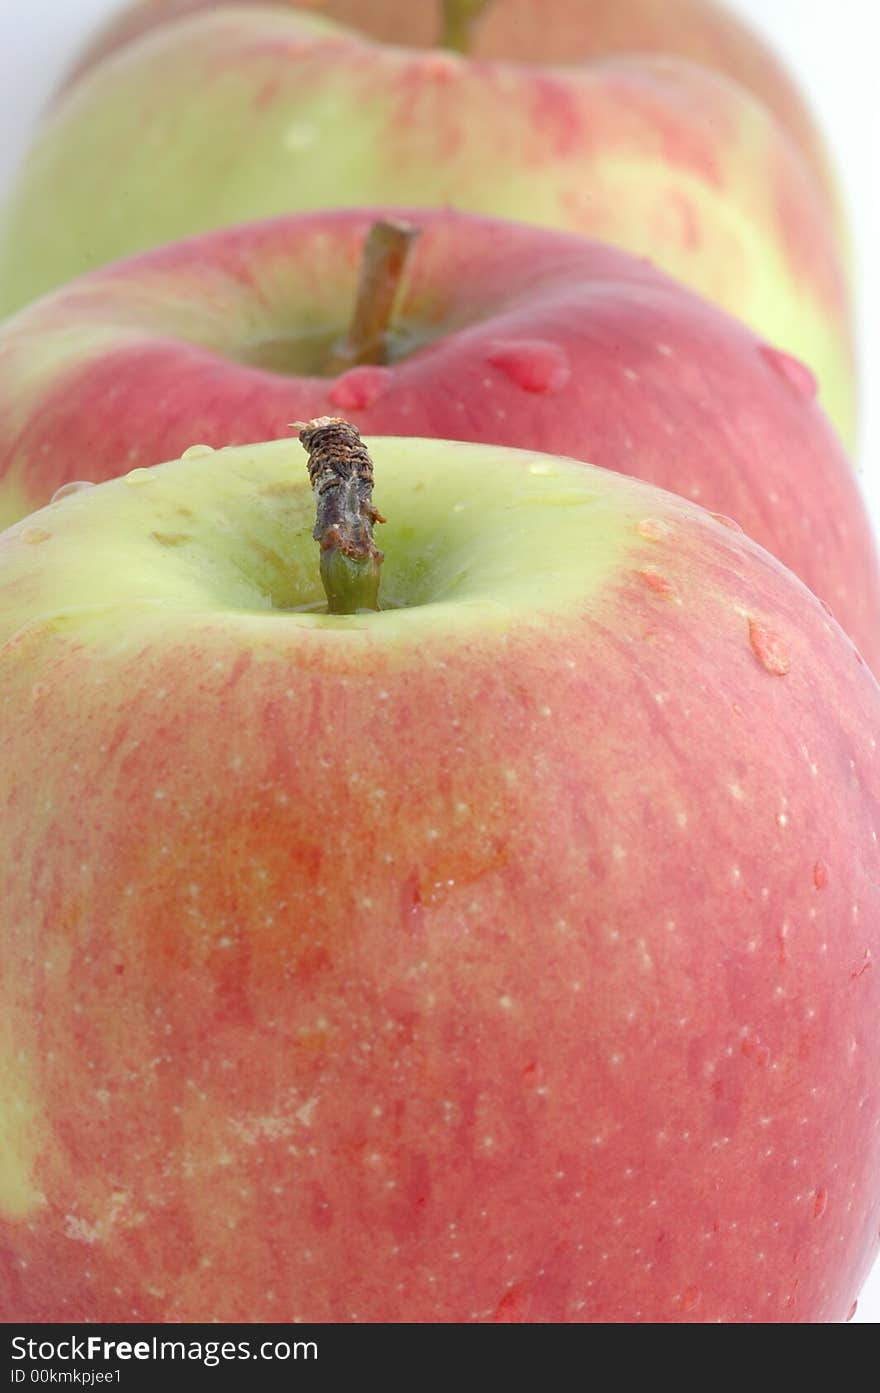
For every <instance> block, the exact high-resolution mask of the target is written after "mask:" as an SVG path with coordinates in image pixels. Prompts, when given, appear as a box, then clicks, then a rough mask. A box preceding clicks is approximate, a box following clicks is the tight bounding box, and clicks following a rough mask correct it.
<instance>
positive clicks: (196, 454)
mask: <svg viewBox="0 0 880 1393" xmlns="http://www.w3.org/2000/svg"><path fill="white" fill-rule="evenodd" d="M213 454H214V446H213V445H189V446H188V447H187V448H186V449H185V450H184V452H183V454H182V455H181V456H180V458H181V459H202V458H203V456H205V455H213ZM132 472H134V471H132Z"/></svg>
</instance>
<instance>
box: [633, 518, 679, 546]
mask: <svg viewBox="0 0 880 1393" xmlns="http://www.w3.org/2000/svg"><path fill="white" fill-rule="evenodd" d="M636 531H637V532H638V534H639V536H640V537H646V538H647V539H648V541H649V542H662V541H663V539H664V538H665V537H671V536H672V528H671V527H670V526H669V524H668V523H666V522H664V521H663V519H662V518H642V520H641V522H638V523H636Z"/></svg>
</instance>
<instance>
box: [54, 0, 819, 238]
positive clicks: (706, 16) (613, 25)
mask: <svg viewBox="0 0 880 1393" xmlns="http://www.w3.org/2000/svg"><path fill="white" fill-rule="evenodd" d="M236 3H238V4H252V3H257V4H262V5H266V4H268V3H272V4H276V5H283V6H286V7H287V8H288V9H290V8H297V9H300V10H306V11H314V12H315V13H317V14H318V15H321V16H324V17H327V18H329V19H333V20H337V21H339V22H340V23H342V24H347V25H350V26H351V27H352V28H353V29H359V30H362V31H364V32H365V33H367V34H369V35H371V36H372V37H373V38H377V39H381V40H383V41H384V42H386V43H396V44H408V45H415V46H417V47H422V48H430V47H433V46H434V45H435V44H437V43H438V40H439V41H442V40H443V39H444V38H445V39H447V40H449V41H451V42H454V41H455V36H454V33H453V26H454V14H455V8H456V3H458V4H459V6H461V7H462V8H464V9H467V6H468V4H470V5H471V6H473V0H445V3H444V0H416V3H413V0H236ZM220 7H221V4H220V0H135V3H133V4H131V3H130V4H129V5H128V6H127V7H126V8H125V9H123V10H121V11H120V12H119V13H117V14H114V15H113V17H112V18H111V19H110V20H108V21H107V23H106V24H105V25H104V26H103V27H102V29H101V30H100V31H99V32H98V33H97V34H95V36H94V37H93V39H92V40H91V42H90V43H89V45H88V46H87V48H86V49H85V50H84V51H83V52H82V54H81V55H80V57H79V59H78V61H77V63H76V65H75V67H74V68H73V69H72V70H71V72H70V73H69V74H68V77H67V82H68V83H69V82H73V81H75V80H76V79H77V78H79V77H80V76H81V75H82V74H83V73H84V72H86V71H87V70H88V69H89V68H90V67H92V66H93V64H94V63H96V62H98V61H100V60H101V59H103V58H105V57H107V56H108V54H111V53H114V52H115V51H116V50H117V49H118V48H121V47H122V46H123V45H124V44H127V43H130V42H131V41H132V40H133V39H136V38H138V37H140V35H142V34H147V33H149V32H150V31H151V30H152V29H154V28H155V27H156V26H157V25H158V24H164V23H167V22H168V21H169V20H173V19H180V18H181V17H182V16H185V15H189V14H192V13H194V12H195V11H196V10H205V9H219V8H220ZM476 8H477V9H478V10H480V13H477V14H475V15H474V17H473V21H472V24H471V26H470V29H469V35H468V38H469V51H470V52H471V54H472V55H473V56H474V57H475V58H512V59H515V60H516V61H517V62H524V63H556V64H568V63H573V62H579V63H582V62H584V61H585V60H586V59H594V58H605V57H608V56H610V55H611V54H614V53H624V54H633V53H651V54H670V55H674V56H676V57H679V58H687V59H689V60H690V61H691V62H695V63H702V64H703V65H704V66H706V67H709V68H714V69H716V70H717V71H718V72H721V73H724V74H725V75H726V76H727V77H730V78H733V79H734V81H735V82H739V83H741V84H742V85H743V86H744V87H747V88H749V90H750V91H751V92H753V93H754V95H755V96H756V97H758V98H759V99H760V100H761V101H762V102H763V103H764V104H765V106H767V107H769V108H770V110H771V111H772V112H773V114H774V115H775V116H776V118H777V120H779V121H780V122H781V123H782V125H783V126H784V127H785V128H786V129H787V131H788V133H789V135H791V136H792V138H793V139H794V140H795V141H796V142H797V144H798V145H799V147H800V149H801V152H802V153H803V155H804V156H805V157H806V159H807V160H809V162H810V165H811V167H812V170H813V174H814V176H815V178H816V179H817V181H818V183H819V184H820V186H821V187H822V189H823V190H824V192H825V195H826V197H827V199H828V203H829V207H830V209H831V210H832V215H833V216H836V217H838V218H839V220H840V221H841V223H842V221H843V219H842V214H841V213H840V198H839V192H838V189H837V183H836V180H835V177H834V174H833V171H832V169H831V164H830V161H829V158H828V154H827V151H826V149H825V145H824V142H823V140H822V137H821V134H820V133H819V131H818V130H817V128H816V124H815V121H814V120H813V117H812V115H811V113H810V110H809V108H808V107H807V105H806V104H805V102H804V100H803V97H802V96H801V94H800V92H799V91H798V89H797V87H796V85H795V83H794V82H793V81H792V78H791V76H790V74H789V73H788V72H787V71H786V69H785V68H784V66H783V65H782V64H781V63H780V62H779V60H778V59H777V57H776V55H775V54H774V53H773V51H772V49H770V48H768V46H767V45H766V44H765V43H763V42H762V41H761V40H760V39H759V38H758V36H757V35H756V34H755V33H753V31H752V30H751V29H750V28H749V27H748V25H747V24H744V23H743V22H742V20H741V19H739V18H738V17H737V16H736V15H735V14H732V13H731V11H730V10H729V9H728V8H727V7H726V6H725V5H721V4H715V3H713V2H712V0H625V3H621V0H485V3H484V5H483V6H482V7H480V6H479V5H477V6H476Z"/></svg>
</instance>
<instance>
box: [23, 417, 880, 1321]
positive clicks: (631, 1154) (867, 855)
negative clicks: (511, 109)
mask: <svg viewBox="0 0 880 1393" xmlns="http://www.w3.org/2000/svg"><path fill="white" fill-rule="evenodd" d="M369 443H370V446H371V450H372V453H373V457H374V459H375V462H376V470H377V492H376V499H377V502H378V503H379V504H380V505H381V507H382V508H383V510H384V511H385V513H386V515H387V517H388V519H389V522H388V525H387V527H386V528H384V529H383V536H382V542H383V546H384V547H385V550H386V555H387V560H386V563H385V566H386V575H385V577H384V580H383V585H384V586H385V587H386V594H387V596H389V597H391V598H393V599H396V600H398V601H401V600H403V601H405V600H407V599H408V600H409V601H410V602H411V603H412V607H411V608H404V609H390V610H386V611H385V612H383V613H380V614H374V613H369V614H359V615H356V616H350V617H346V618H345V619H339V618H336V617H330V616H326V615H321V614H317V613H302V612H297V611H293V610H290V609H288V610H287V612H284V610H283V608H277V607H275V608H272V606H273V605H275V606H282V607H283V606H290V605H293V604H302V605H307V604H310V603H312V602H314V601H315V599H316V596H317V594H318V593H319V592H318V583H317V579H316V577H317V564H316V558H315V556H314V552H315V544H314V542H313V541H312V540H311V536H310V527H311V520H312V516H313V513H312V506H311V497H310V491H309V489H308V485H307V482H306V480H305V477H304V476H305V469H304V465H303V455H302V451H301V450H300V448H299V447H298V445H296V444H295V443H294V442H291V441H284V442H275V443H273V444H270V445H266V446H254V447H250V448H245V447H240V448H238V449H230V450H225V451H222V452H218V453H217V454H216V455H212V454H211V453H210V452H208V453H204V452H202V453H200V454H198V457H193V458H189V459H185V460H183V461H181V462H178V463H173V464H170V465H164V466H158V467H156V468H154V469H150V470H136V471H135V472H134V473H133V474H132V475H130V476H127V477H126V478H123V479H117V480H114V481H111V482H109V483H106V484H103V485H100V486H98V487H96V488H93V489H90V490H86V491H84V492H82V493H80V494H76V495H73V496H69V497H67V498H65V499H63V500H61V501H59V502H57V503H56V504H54V505H52V506H51V507H49V508H47V509H45V510H43V511H41V512H39V513H37V514H34V515H33V516H32V517H30V518H28V519H25V520H23V521H22V522H21V523H19V524H17V525H16V526H15V527H13V528H11V529H9V530H8V531H6V532H5V533H4V534H3V535H2V537H0V643H2V647H0V658H2V676H3V697H4V708H3V710H4V719H3V725H2V731H0V761H2V764H0V773H2V777H0V811H2V824H0V825H2V828H3V835H2V838H0V891H2V894H0V938H2V954H0V965H2V966H0V993H2V1002H0V1004H2V1009H0V1022H2V1026H3V1030H4V1031H5V1036H4V1037H0V1038H2V1039H4V1040H5V1044H4V1046H3V1047H2V1049H0V1100H2V1106H3V1108H4V1110H5V1115H4V1127H3V1131H2V1135H3V1138H4V1146H5V1150H4V1153H3V1165H2V1168H0V1293H2V1297H0V1316H3V1317H5V1318H6V1319H7V1320H8V1319H12V1318H14V1319H16V1320H73V1321H86V1320H89V1321H92V1320H100V1321H107V1320H134V1321H140V1320H144V1321H146V1320H165V1321H169V1320H171V1321H177V1320H206V1319H214V1318H216V1319H218V1320H221V1321H223V1320H246V1321H262V1320H281V1321H293V1320H298V1319H304V1320H307V1321H310V1320H317V1321H326V1320H337V1321H354V1320H360V1321H388V1320H392V1321H435V1320H436V1321H455V1322H462V1321H597V1322H607V1321H644V1322H658V1321H659V1322H673V1321H701V1322H702V1321H707V1322H709V1321H716V1320H722V1321H736V1322H745V1321H749V1320H759V1321H783V1322H789V1321H801V1322H802V1321H823V1322H824V1321H841V1320H843V1319H844V1318H845V1317H846V1315H847V1314H848V1312H849V1310H850V1308H851V1306H852V1303H853V1300H854V1299H855V1297H856V1294H857V1292H858V1288H859V1285H860V1283H861V1281H862V1279H863V1277H864V1275H865V1273H866V1271H867V1270H868V1268H869V1266H870V1263H871V1260H872V1257H873V1255H874V1254H875V1252H876V1250H877V1244H878V1237H877V1235H878V1223H880V1185H878V1176H880V1069H878V1062H880V974H878V972H877V971H876V961H877V957H878V954H880V880H878V876H877V874H876V868H877V828H878V826H880V768H878V757H877V741H876V732H877V730H878V729H880V688H878V686H877V684H876V683H875V682H874V680H873V679H872V678H871V676H870V674H869V673H868V671H867V669H866V668H865V667H864V665H863V664H861V663H860V662H859V660H858V658H857V656H856V654H855V653H854V652H853V649H852V647H851V645H850V643H849V641H848V640H847V639H846V637H845V636H844V634H843V632H842V630H841V629H840V628H839V626H838V625H837V624H836V623H835V622H834V621H833V620H832V619H830V618H829V616H828V615H827V614H826V613H825V611H824V610H823V609H822V608H821V606H820V604H819V602H818V601H817V600H816V599H815V597H814V596H812V595H811V594H810V593H809V592H808V591H807V590H806V589H805V588H804V587H803V586H802V585H801V584H800V582H799V581H797V580H796V579H795V578H794V577H793V576H792V575H791V573H790V572H788V571H786V570H785V568H784V567H782V566H781V565H780V564H779V563H778V562H776V561H775V560H774V559H773V558H771V557H770V556H769V555H767V554H766V553H765V552H763V551H762V550H761V549H760V548H759V547H757V546H756V545H755V544H754V543H752V542H751V541H749V540H748V539H746V538H745V537H743V536H742V535H739V534H736V533H732V532H731V531H730V530H729V529H728V528H725V527H723V526H722V525H721V524H719V523H717V522H715V521H714V520H713V519H712V518H711V516H710V515H709V514H707V513H705V512H704V511H703V510H702V509H700V508H698V507H696V506H695V505H693V504H690V503H688V502H686V501H685V500H682V499H679V498H676V497H674V496H673V495H671V494H667V493H664V492H662V491H660V490H656V489H652V488H650V487H649V486H647V485H644V484H642V483H640V482H638V481H635V480H631V479H626V478H624V477H622V476H620V475H616V474H611V473H608V472H605V471H602V470H597V469H593V468H590V467H584V466H582V465H579V464H575V463H574V462H572V461H565V460H553V459H550V458H548V457H545V456H534V455H529V454H527V453H525V452H513V451H505V450H501V449H499V448H496V447H480V446H472V445H456V444H452V443H449V442H443V443H437V442H432V441H424V440H415V439H413V440H394V439H377V440H375V441H372V442H369ZM197 453H198V452H197ZM86 472H87V471H86ZM820 808H821V815H818V813H817V810H818V809H820Z"/></svg>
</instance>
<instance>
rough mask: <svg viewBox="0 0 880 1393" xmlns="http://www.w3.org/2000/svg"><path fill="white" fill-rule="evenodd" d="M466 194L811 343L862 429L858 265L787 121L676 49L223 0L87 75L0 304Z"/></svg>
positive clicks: (66, 111)
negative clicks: (590, 48)
mask: <svg viewBox="0 0 880 1393" xmlns="http://www.w3.org/2000/svg"><path fill="white" fill-rule="evenodd" d="M379 203H385V204H407V205H409V206H417V207H418V206H426V207H427V206H436V205H452V206H455V207H458V208H462V209H466V210H470V211H474V212H485V213H493V214H496V215H499V216H502V217H508V218H513V219H519V220H526V221H529V222H534V223H538V224H543V225H546V226H551V227H559V228H565V229H568V230H571V231H576V232H582V233H584V234H588V235H590V236H593V237H597V238H599V239H601V240H604V241H609V242H612V243H615V244H617V245H619V246H622V247H625V248H626V249H628V250H630V251H633V252H635V253H636V254H638V255H643V256H646V257H648V258H650V259H651V260H652V261H654V262H656V263H657V264H658V265H659V266H660V267H661V268H662V269H664V270H665V271H667V272H668V273H670V274H672V275H673V276H675V277H677V278H678V279H680V280H682V281H684V282H685V283H687V284H689V285H691V286H692V287H693V288H694V289H696V290H697V291H699V292H700V293H702V294H704V295H705V296H706V297H707V298H709V299H711V300H714V301H716V302H717V303H719V304H721V305H723V306H724V307H725V308H726V309H728V310H730V311H732V312H733V313H735V314H737V315H738V316H739V317H741V318H743V319H745V320H746V321H747V322H749V323H750V324H751V325H752V326H753V327H754V328H756V329H757V330H758V331H759V332H760V333H761V334H763V335H764V336H765V337H766V338H767V339H768V341H769V342H771V343H773V344H774V345H776V346H778V347H781V348H783V349H785V350H786V351H788V352H790V353H793V354H794V355H796V356H799V357H801V358H803V359H804V360H805V361H806V362H807V363H808V364H809V366H810V367H811V369H812V370H813V372H814V373H815V374H816V376H817V378H818V380H819V385H820V395H821V400H822V402H823V405H824V406H825V408H826V410H827V411H828V413H829V415H830V416H831V418H832V420H833V421H834V423H835V424H836V426H837V428H838V430H839V431H840V433H841V435H842V437H843V438H844V440H845V442H846V443H848V444H852V440H853V427H854V415H855V405H854V381H853V366H852V356H851V346H850V336H849V326H848V305H847V290H846V277H845V273H844V269H843V265H842V261H841V258H840V254H839V251H838V249H837V246H836V237H835V232H834V228H833V227H832V226H830V225H829V219H828V217H827V214H826V213H825V211H824V210H823V207H822V203H821V199H820V197H819V195H818V194H817V193H816V190H815V188H814V186H813V184H812V181H811V179H810V177H809V175H808V173H807V172H806V170H805V169H804V168H803V166H802V164H801V162H800V160H799V158H798V156H797V154H796V152H795V151H794V149H793V147H792V146H791V145H790V143H789V139H788V137H787V136H786V135H784V134H783V132H782V131H781V130H780V129H779V128H778V126H777V125H776V124H775V123H774V121H773V119H772V118H771V117H770V116H769V115H768V114H767V112H766V111H765V110H764V109H763V108H762V107H761V105H760V104H759V103H758V102H756V101H755V100H754V99H753V98H752V97H751V96H750V95H749V94H747V93H746V92H745V91H741V90H740V89H738V88H736V87H734V85H733V84H731V83H729V82H727V81H726V80H725V79H723V78H721V77H719V76H718V75H717V74H714V73H710V72H708V71H704V70H702V69H700V68H698V67H696V66H690V65H688V64H686V63H683V62H680V61H677V60H673V59H650V58H642V59H639V60H636V59H633V60H626V59H617V60H614V61H611V62H607V63H601V64H599V63H597V64H594V65H583V66H581V67H578V68H570V69H562V68H557V69H550V68H547V69H542V68H538V67H528V66H525V65H521V64H514V63H502V62H498V63H487V62H476V61H471V60H469V59H466V58H459V57H456V56H454V55H450V54H445V53H432V52H428V53H425V52H423V51H416V50H410V49H404V48H394V47H391V46H384V45H380V44H374V43H370V42H369V41H368V40H366V39H364V38H363V37H360V36H356V35H354V34H353V33H350V32H348V31H346V30H343V29H339V28H336V27H334V26H332V25H330V24H328V23H322V22H320V21H316V20H315V19H313V18H306V17H298V16H295V15H291V14H288V13H284V12H279V11H275V10H268V9H267V10H265V11H264V10H254V9H250V10H244V9H235V8H230V9H228V10H219V11H216V12H213V13H209V14H203V15H199V16H197V17H196V18H194V19H191V20H187V21H184V22H181V23H180V24H178V25H168V26H167V27H164V28H162V29H160V30H159V31H158V32H157V33H155V34H154V35H153V36H151V37H149V38H148V39H146V40H144V41H143V42H141V43H139V44H136V45H132V46H131V47H130V48H128V49H126V50H125V51H123V52H122V53H121V54H120V55H119V56H117V57H114V58H112V59H110V60H108V61H107V62H106V63H104V64H102V65H99V66H98V67H97V68H96V69H95V70H93V71H92V72H91V73H90V74H89V75H88V76H86V77H85V78H83V79H82V80H81V81H80V82H79V83H78V84H77V85H76V87H75V89H74V90H73V91H72V92H71V93H70V94H69V96H68V97H67V98H66V100H65V101H64V102H63V103H62V104H61V105H60V106H58V107H57V108H56V109H55V110H54V111H53V113H52V115H51V116H50V117H49V118H48V119H47V121H46V123H45V126H44V127H43V130H42V132H41V134H40V135H39V138H38V139H37V141H36V143H35V145H34V147H33V149H32V150H31V151H30V153H29V154H28V156H27V158H26V160H25V161H24V163H23V165H22V168H21V170H20V172H19V175H18V178H17V180H16V181H15V182H14V183H13V186H12V189H11V191H10V193H9V195H8V198H7V200H6V203H5V206H4V208H3V210H2V213H0V311H5V312H10V311H12V310H15V309H16V308H18V307H19V306H20V305H22V304H24V303H26V302H27V301H29V300H32V299H34V298H35V297H36V296H38V295H40V294H42V293H43V292H44V291H46V290H48V289H50V288H52V287H53V286H56V285H58V284H59V283H61V282H63V281H66V280H68V279H70V278H71V277H73V276H74V275H77V274H79V273H80V272H82V271H85V270H89V269H91V268H92V267H95V266H98V265H100V264H102V263H104V262H107V261H110V260H115V259H117V258H118V257H120V256H123V255H126V254H128V253H131V252H133V251H137V250H139V249H141V248H145V247H149V246H153V245H156V244H159V243H162V242H166V241H171V240H174V239H176V238H179V237H181V236H185V235H188V234H190V233H194V232H199V231H203V230H206V229H208V228H213V227H218V226H222V225H227V224H231V223H235V222H239V221H244V220H248V219H251V218H258V217H264V216H267V215H272V214H275V213H282V212H289V211H306V210H310V209H317V208H322V207H332V206H356V205H363V204H379Z"/></svg>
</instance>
